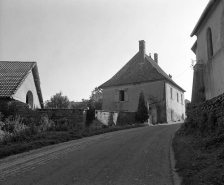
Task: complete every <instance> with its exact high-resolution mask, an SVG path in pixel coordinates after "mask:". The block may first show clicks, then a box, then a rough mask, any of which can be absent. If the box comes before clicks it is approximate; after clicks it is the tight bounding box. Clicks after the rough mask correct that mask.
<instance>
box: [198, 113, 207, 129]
mask: <svg viewBox="0 0 224 185" xmlns="http://www.w3.org/2000/svg"><path fill="white" fill-rule="evenodd" d="M207 124H208V116H207V113H203V114H202V115H201V117H200V120H199V122H198V128H199V131H200V132H201V133H203V132H204V131H205V130H206V128H207Z"/></svg>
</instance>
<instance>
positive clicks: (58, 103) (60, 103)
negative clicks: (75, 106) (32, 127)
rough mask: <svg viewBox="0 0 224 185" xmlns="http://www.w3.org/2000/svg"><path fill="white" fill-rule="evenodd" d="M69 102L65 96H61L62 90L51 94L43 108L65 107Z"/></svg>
mask: <svg viewBox="0 0 224 185" xmlns="http://www.w3.org/2000/svg"><path fill="white" fill-rule="evenodd" d="M69 105H70V102H69V99H68V97H67V96H62V92H61V91H60V92H59V93H56V94H55V95H53V96H52V97H51V98H50V100H47V101H45V108H52V109H57V108H59V109H66V108H69Z"/></svg>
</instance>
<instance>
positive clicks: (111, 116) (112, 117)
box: [95, 110, 136, 125]
mask: <svg viewBox="0 0 224 185" xmlns="http://www.w3.org/2000/svg"><path fill="white" fill-rule="evenodd" d="M135 114H136V113H135V112H121V111H120V112H119V111H104V110H96V111H95V117H96V119H97V120H98V121H100V122H101V123H103V124H104V125H113V124H114V125H132V124H134V123H135Z"/></svg>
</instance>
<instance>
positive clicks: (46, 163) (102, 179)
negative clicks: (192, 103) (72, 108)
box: [0, 124, 180, 185]
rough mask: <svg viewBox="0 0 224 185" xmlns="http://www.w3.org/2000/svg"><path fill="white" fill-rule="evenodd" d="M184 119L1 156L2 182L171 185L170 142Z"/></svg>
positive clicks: (4, 184) (18, 184)
mask: <svg viewBox="0 0 224 185" xmlns="http://www.w3.org/2000/svg"><path fill="white" fill-rule="evenodd" d="M179 126H180V124H173V125H158V126H145V127H141V128H135V129H128V130H122V131H117V132H111V133H106V134H101V135H97V136H92V137H88V138H84V139H80V140H75V141H69V142H66V143H61V144H58V145H53V146H48V147H44V148H41V149H37V150H33V151H31V152H26V153H23V154H19V155H15V156H10V157H8V158H5V159H2V160H0V185H12V184H13V185H73V184H74V185H101V184H102V185H107V184H108V185H157V184H158V185H172V184H173V180H172V174H171V169H170V158H169V157H170V156H169V155H170V153H169V147H170V144H171V137H172V134H173V133H174V132H175V130H176V129H177V128H178V127H179Z"/></svg>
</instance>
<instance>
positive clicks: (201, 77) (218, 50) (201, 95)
mask: <svg viewBox="0 0 224 185" xmlns="http://www.w3.org/2000/svg"><path fill="white" fill-rule="evenodd" d="M193 36H196V37H197V40H196V42H195V43H194V45H193V46H192V48H191V49H192V51H193V52H194V53H195V54H196V64H195V66H194V79H193V88H192V100H191V102H192V103H200V102H204V101H205V100H208V99H212V98H214V97H216V96H218V95H220V94H222V93H224V73H223V70H224V62H223V61H224V0H210V1H209V3H208V4H207V6H206V8H205V10H204V11H203V13H202V15H201V17H200V18H199V20H198V22H197V24H196V26H195V28H194V29H193V31H192V33H191V37H193Z"/></svg>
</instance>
